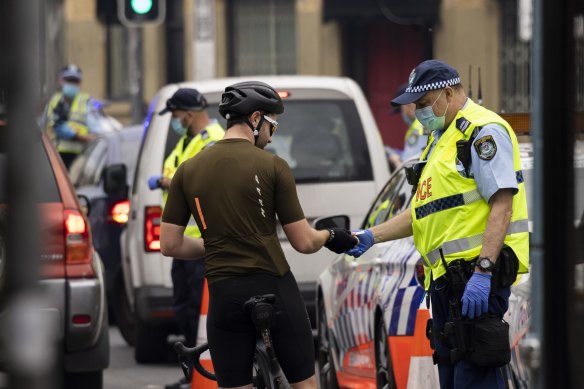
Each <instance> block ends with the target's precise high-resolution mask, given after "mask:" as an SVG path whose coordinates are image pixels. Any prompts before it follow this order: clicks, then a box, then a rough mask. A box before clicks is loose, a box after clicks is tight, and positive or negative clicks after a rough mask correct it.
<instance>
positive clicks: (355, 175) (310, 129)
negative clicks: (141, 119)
mask: <svg viewBox="0 0 584 389" xmlns="http://www.w3.org/2000/svg"><path fill="white" fill-rule="evenodd" d="M217 110H218V108H217V105H216V104H215V105H213V104H211V105H210V106H209V108H208V112H209V114H210V116H212V117H214V118H217V117H218V116H219V115H218V114H215V113H216V112H217ZM277 120H278V123H279V126H278V131H277V132H276V133H275V134H274V137H273V138H272V143H271V144H269V145H268V146H267V147H266V151H269V152H272V153H275V154H277V155H278V156H280V157H282V158H283V159H285V160H286V162H288V165H289V166H290V168H291V169H292V173H293V174H294V178H295V179H296V182H297V183H307V182H308V183H310V182H319V183H321V182H343V181H366V180H371V179H372V178H373V173H372V169H371V163H370V162H369V161H370V159H369V150H368V148H367V144H366V139H365V135H364V132H363V126H362V124H361V120H360V119H359V114H358V112H357V107H356V106H355V104H354V103H353V101H351V100H347V99H344V100H343V99H331V100H290V101H286V113H285V114H283V115H281V116H279V117H278V119H277ZM219 123H220V124H221V125H222V126H223V128H225V125H226V121H225V120H224V119H222V118H221V119H219ZM177 141H178V136H177V135H176V133H175V132H174V131H168V136H167V141H166V154H165V155H166V156H168V155H169V154H170V152H171V151H172V149H173V148H174V147H175V145H176V142H177Z"/></svg>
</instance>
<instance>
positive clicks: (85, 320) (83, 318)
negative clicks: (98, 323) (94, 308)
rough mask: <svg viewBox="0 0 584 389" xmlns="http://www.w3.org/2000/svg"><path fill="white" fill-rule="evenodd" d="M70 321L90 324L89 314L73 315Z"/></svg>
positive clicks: (78, 323) (77, 323)
mask: <svg viewBox="0 0 584 389" xmlns="http://www.w3.org/2000/svg"><path fill="white" fill-rule="evenodd" d="M71 322H72V323H73V324H76V325H87V324H91V316H89V315H75V316H73V318H72V319H71Z"/></svg>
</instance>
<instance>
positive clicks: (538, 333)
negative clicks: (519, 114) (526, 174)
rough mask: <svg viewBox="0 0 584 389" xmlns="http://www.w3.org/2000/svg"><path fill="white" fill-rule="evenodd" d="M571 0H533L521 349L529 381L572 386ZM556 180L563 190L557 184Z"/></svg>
mask: <svg viewBox="0 0 584 389" xmlns="http://www.w3.org/2000/svg"><path fill="white" fill-rule="evenodd" d="M570 5H571V1H569V0H561V1H558V0H535V1H534V8H533V10H534V29H533V46H532V66H533V69H532V83H531V86H532V91H533V92H532V93H533V95H532V96H533V101H532V107H533V109H532V120H533V147H534V155H535V169H534V170H535V177H534V189H533V192H534V193H533V194H534V204H533V207H532V209H533V210H534V211H535V212H534V213H535V214H534V217H533V222H534V223H533V224H534V231H533V235H532V239H531V261H532V266H531V282H532V287H531V291H532V304H531V307H532V321H531V330H530V331H531V333H530V335H529V336H528V337H527V338H526V339H525V340H524V341H523V342H522V346H521V347H522V353H523V355H524V356H525V361H526V363H527V365H528V366H529V367H530V369H531V387H532V388H536V389H543V388H571V387H573V386H572V383H573V382H574V381H573V373H574V372H573V371H571V369H570V361H569V358H570V354H569V349H570V347H569V344H568V338H569V332H570V331H569V330H570V325H569V323H568V320H567V319H568V318H569V315H570V310H571V309H573V307H571V306H570V305H569V304H571V303H573V301H574V300H573V299H572V298H571V296H573V287H574V277H573V270H574V262H573V258H574V252H575V250H574V248H575V245H574V243H575V238H574V131H573V129H574V121H573V120H572V118H573V108H574V100H573V96H574V94H573V90H572V85H573V77H574V73H573V67H572V66H573V64H574V61H573V57H572V46H571V45H572V44H573V39H574V37H573V15H572V14H571V8H570ZM558 185H559V186H560V188H561V189H560V190H558Z"/></svg>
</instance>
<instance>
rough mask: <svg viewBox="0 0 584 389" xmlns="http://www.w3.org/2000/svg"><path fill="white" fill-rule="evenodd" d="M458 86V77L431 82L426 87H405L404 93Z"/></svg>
mask: <svg viewBox="0 0 584 389" xmlns="http://www.w3.org/2000/svg"><path fill="white" fill-rule="evenodd" d="M456 84H460V77H455V78H451V79H450V80H445V81H438V82H433V83H431V84H426V85H418V86H414V87H410V86H409V87H407V88H406V93H418V92H428V91H431V90H436V89H442V88H446V87H447V86H451V85H456Z"/></svg>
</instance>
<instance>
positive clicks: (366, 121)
mask: <svg viewBox="0 0 584 389" xmlns="http://www.w3.org/2000/svg"><path fill="white" fill-rule="evenodd" d="M242 80H243V79H237V78H230V79H217V80H210V81H201V82H196V83H194V82H193V83H184V84H180V85H169V86H166V87H164V88H162V89H161V90H160V91H159V92H158V94H157V96H156V98H157V103H156V104H155V105H154V111H156V112H159V111H161V110H162V108H164V106H165V103H166V100H167V99H168V98H169V97H170V96H171V95H172V94H173V93H174V92H175V91H176V90H177V88H179V87H191V88H196V89H198V90H199V91H200V92H202V93H203V94H204V95H205V96H206V98H207V100H208V102H209V108H208V112H209V115H210V116H211V118H214V119H217V120H219V121H220V122H221V124H222V125H223V126H225V121H223V119H222V118H221V117H220V115H219V113H218V109H217V106H218V104H219V101H220V97H221V94H222V92H223V90H224V89H225V87H226V86H228V85H230V84H233V83H236V82H239V81H242ZM261 80H262V81H265V82H267V83H268V84H270V85H273V86H274V87H275V88H276V89H277V90H278V91H279V92H280V95H281V96H282V98H283V100H284V106H285V113H284V114H283V115H281V116H279V117H278V122H279V123H280V127H279V130H278V133H277V134H276V136H275V137H274V139H273V141H272V143H271V144H270V146H269V147H268V148H267V150H269V151H271V152H274V153H277V154H278V155H280V156H281V157H283V158H284V159H286V161H287V162H288V164H289V165H290V167H291V168H292V172H293V174H294V176H295V178H296V183H297V186H298V195H299V198H300V202H301V204H302V207H303V209H304V212H305V215H306V217H307V219H308V220H309V221H312V220H314V219H315V218H317V217H319V216H322V215H327V214H333V213H339V212H341V211H344V212H346V213H348V214H349V215H350V218H351V219H352V220H353V222H354V223H357V222H358V221H360V220H361V219H362V218H363V216H364V215H365V213H366V212H367V205H366V204H367V199H370V198H372V197H373V196H374V194H375V193H376V192H377V191H379V190H380V189H381V187H382V186H383V183H384V182H385V181H386V180H387V178H388V177H389V171H388V167H387V163H386V162H385V154H384V150H383V145H382V142H381V137H380V135H379V132H378V129H377V126H376V124H375V121H374V119H373V116H372V114H371V111H370V109H369V106H368V104H367V102H366V100H365V98H364V96H363V94H362V92H361V90H360V89H359V87H358V86H357V84H356V83H355V82H354V81H352V80H350V79H347V78H333V77H302V76H285V77H283V76H282V77H261ZM169 124H170V115H164V116H158V115H153V116H152V120H151V121H150V124H149V127H148V130H147V133H146V136H145V139H144V143H143V146H142V149H141V150H140V156H139V159H138V165H137V169H136V174H135V176H134V183H133V186H132V194H131V195H130V203H131V211H130V220H129V221H128V225H127V230H126V231H125V232H124V237H123V242H122V251H123V256H124V257H123V258H124V260H123V266H124V274H125V280H126V291H127V294H128V298H129V300H130V302H131V304H130V306H131V307H132V308H133V314H134V318H135V338H134V339H135V357H136V360H137V361H138V362H147V361H155V360H157V359H158V358H159V356H160V355H163V353H162V352H161V351H162V349H163V348H164V347H166V337H167V335H168V333H169V331H171V330H172V328H171V326H172V325H173V324H174V319H173V316H174V313H173V311H172V282H171V278H170V268H171V261H170V260H169V259H168V258H164V257H163V256H162V255H161V254H160V251H159V250H160V242H159V228H160V227H159V226H160V216H161V213H162V193H161V191H160V190H156V191H151V190H150V189H149V188H148V185H147V180H148V177H150V176H151V175H154V174H160V173H161V171H162V164H163V161H164V159H165V157H166V156H167V155H168V154H169V153H170V151H171V150H172V148H174V146H175V144H176V142H177V140H178V137H177V136H176V134H175V133H174V131H170V130H169V128H170V126H169ZM278 235H279V237H280V242H281V244H282V248H283V250H284V253H285V255H286V258H287V259H288V262H289V263H290V266H291V268H292V271H293V273H294V275H295V277H296V279H297V281H298V284H299V287H300V291H301V293H302V296H303V298H304V302H305V303H306V306H307V309H308V313H309V316H310V318H311V321H312V323H313V326H314V325H315V323H316V322H315V316H314V314H315V305H314V301H315V300H314V292H315V285H316V279H317V277H318V275H319V274H320V273H321V272H322V271H323V270H324V269H325V268H326V266H328V264H329V263H330V261H331V260H332V259H333V258H334V254H333V253H331V252H330V251H328V250H321V251H320V252H318V253H315V254H312V255H310V256H306V255H302V254H299V253H297V252H296V251H295V250H293V249H292V247H291V245H290V244H289V242H288V241H287V239H286V236H285V234H284V232H283V230H282V228H281V227H280V228H279V229H278Z"/></svg>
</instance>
